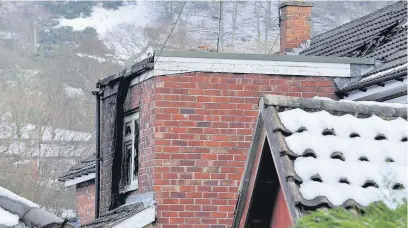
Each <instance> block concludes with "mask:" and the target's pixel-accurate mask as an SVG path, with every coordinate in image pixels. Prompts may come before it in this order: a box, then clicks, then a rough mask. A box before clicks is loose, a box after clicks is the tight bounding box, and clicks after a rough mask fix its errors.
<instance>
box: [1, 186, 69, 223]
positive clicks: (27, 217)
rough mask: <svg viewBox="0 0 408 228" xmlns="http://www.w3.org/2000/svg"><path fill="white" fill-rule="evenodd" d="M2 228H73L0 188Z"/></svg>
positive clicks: (27, 201) (35, 205) (37, 206)
mask: <svg viewBox="0 0 408 228" xmlns="http://www.w3.org/2000/svg"><path fill="white" fill-rule="evenodd" d="M0 227H1V228H8V227H13V228H29V227H33V228H39V227H47V228H57V227H58V228H73V226H72V225H70V224H68V223H67V221H64V220H62V219H61V218H58V217H57V216H55V215H53V214H51V213H49V212H47V211H45V210H43V209H41V208H40V207H39V205H37V204H35V203H33V202H31V201H29V200H27V199H25V198H23V197H20V196H18V195H16V194H15V193H13V192H11V191H9V190H7V189H4V188H2V187H1V186H0Z"/></svg>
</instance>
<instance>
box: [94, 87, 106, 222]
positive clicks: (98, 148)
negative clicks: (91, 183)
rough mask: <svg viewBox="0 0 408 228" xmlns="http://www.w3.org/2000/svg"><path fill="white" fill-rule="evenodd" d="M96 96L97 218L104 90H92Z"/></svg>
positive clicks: (96, 216) (97, 214) (96, 214)
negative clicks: (101, 106)
mask: <svg viewBox="0 0 408 228" xmlns="http://www.w3.org/2000/svg"><path fill="white" fill-rule="evenodd" d="M92 93H93V94H94V95H95V98H96V110H95V111H96V117H95V125H96V136H95V139H96V153H95V218H99V201H100V183H101V177H100V175H101V172H100V165H101V164H100V161H101V137H100V131H101V126H100V119H101V108H100V104H101V97H100V96H101V95H102V93H103V92H100V91H94V92H92Z"/></svg>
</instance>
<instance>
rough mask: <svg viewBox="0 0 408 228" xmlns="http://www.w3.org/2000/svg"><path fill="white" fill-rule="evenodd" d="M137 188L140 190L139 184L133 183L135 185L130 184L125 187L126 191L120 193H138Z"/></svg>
mask: <svg viewBox="0 0 408 228" xmlns="http://www.w3.org/2000/svg"><path fill="white" fill-rule="evenodd" d="M137 188H138V184H137V182H136V183H133V184H130V185H128V186H126V187H124V189H123V190H121V191H120V193H127V192H130V191H136V190H137Z"/></svg>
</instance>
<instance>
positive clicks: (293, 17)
mask: <svg viewBox="0 0 408 228" xmlns="http://www.w3.org/2000/svg"><path fill="white" fill-rule="evenodd" d="M312 7H313V4H312V3H310V2H304V1H287V2H283V3H281V4H280V5H279V12H280V49H279V53H280V54H284V53H285V52H287V51H291V49H293V48H297V47H299V46H300V44H302V43H306V41H307V40H309V39H310V30H311V16H312Z"/></svg>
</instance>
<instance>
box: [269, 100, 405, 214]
mask: <svg viewBox="0 0 408 228" xmlns="http://www.w3.org/2000/svg"><path fill="white" fill-rule="evenodd" d="M262 102H266V103H265V106H264V107H266V109H268V107H271V111H273V110H274V111H275V112H277V115H275V119H274V120H273V122H279V125H280V129H279V130H277V129H274V131H275V132H276V133H277V135H280V136H277V137H283V138H284V140H283V141H281V142H282V143H283V144H282V145H280V146H281V148H282V149H283V150H281V151H279V152H280V154H282V155H283V156H282V157H281V159H283V160H285V159H286V160H288V161H286V162H285V163H286V164H291V165H289V166H287V167H286V172H287V173H286V175H287V177H288V176H292V177H293V178H294V180H296V182H297V184H296V185H293V186H296V187H295V188H294V189H292V192H293V193H294V194H293V195H294V197H295V198H296V197H297V199H295V202H296V201H299V202H298V203H301V204H303V206H305V207H315V206H318V205H319V204H329V205H330V206H332V207H333V206H346V207H347V206H350V205H352V206H356V207H357V208H361V207H364V206H367V205H368V204H370V203H372V202H375V201H379V200H382V201H384V202H385V203H386V204H387V205H388V206H389V207H391V208H393V207H395V206H396V204H395V202H394V201H397V202H400V201H401V200H402V198H403V197H405V196H406V192H405V190H403V189H404V187H406V186H408V182H407V175H406V171H407V147H406V146H407V142H406V141H407V107H408V106H406V105H404V106H402V105H399V106H395V105H392V104H384V103H378V102H371V103H364V104H362V103H361V102H350V101H348V102H342V101H333V100H322V99H297V98H289V97H280V96H269V95H267V96H264V97H263V98H262ZM284 135H286V137H284ZM275 152H277V151H275Z"/></svg>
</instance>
